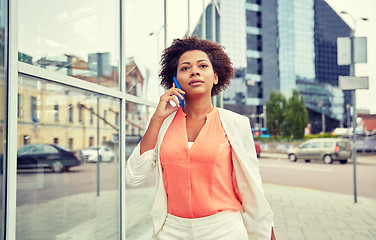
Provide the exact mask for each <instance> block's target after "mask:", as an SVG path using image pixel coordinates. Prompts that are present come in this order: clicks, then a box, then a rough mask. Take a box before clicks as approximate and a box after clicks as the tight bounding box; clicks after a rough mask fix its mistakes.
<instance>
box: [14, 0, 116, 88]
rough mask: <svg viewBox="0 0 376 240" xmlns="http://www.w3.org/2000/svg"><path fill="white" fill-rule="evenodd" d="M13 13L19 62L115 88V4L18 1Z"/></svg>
mask: <svg viewBox="0 0 376 240" xmlns="http://www.w3.org/2000/svg"><path fill="white" fill-rule="evenodd" d="M40 6H43V9H48V10H47V11H40ZM18 10H19V14H18V16H19V54H18V60H19V61H21V62H25V63H28V64H32V65H35V66H38V67H40V68H44V69H49V70H51V71H55V72H59V73H61V74H65V75H69V76H73V77H76V78H79V79H82V80H85V81H89V82H93V83H98V84H100V85H103V86H107V87H110V88H118V87H119V77H118V70H119V41H120V38H119V34H118V31H119V30H118V29H119V19H120V18H119V1H117V0H109V1H100V0H94V1H93V0H80V1H75V0H66V1H61V2H59V1H48V0H20V1H19V4H18Z"/></svg>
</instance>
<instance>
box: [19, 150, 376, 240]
mask: <svg viewBox="0 0 376 240" xmlns="http://www.w3.org/2000/svg"><path fill="white" fill-rule="evenodd" d="M265 154H266V153H264V156H265ZM279 156H280V155H279ZM265 157H266V156H265ZM275 157H277V155H275ZM361 159H362V160H361ZM359 160H360V161H359V162H358V163H359V164H375V161H376V158H375V156H371V157H369V158H368V157H366V158H363V157H362V158H359ZM263 187H264V191H265V195H266V198H267V199H268V201H269V203H270V205H271V208H272V209H273V212H274V225H275V226H274V230H275V235H276V238H277V239H278V240H290V239H291V240H326V239H330V240H351V239H353V240H375V239H376V199H373V198H365V197H358V198H357V200H358V201H357V203H354V199H353V195H347V194H340V193H332V192H325V191H319V190H313V189H309V188H301V187H290V186H283V185H275V184H267V183H264V184H263ZM154 191H155V190H154V187H141V188H129V189H127V192H126V236H127V238H126V239H127V240H148V239H149V237H150V236H151V234H152V223H151V217H150V214H149V213H150V209H151V206H152V203H153V199H154V197H153V196H154ZM118 196H119V193H118V192H117V191H103V192H102V193H101V195H100V196H99V197H98V196H96V195H95V193H83V194H79V195H74V196H71V197H64V198H59V199H56V200H52V201H49V202H46V203H41V204H39V205H23V206H20V207H17V221H18V224H17V239H28V240H47V239H48V240H50V239H51V240H52V239H55V240H88V239H96V240H102V239H103V240H109V239H114V240H115V239H116V240H118V239H120V237H119V233H118V232H117V229H118V226H119V221H118V218H119V212H120V210H119V206H118V204H114V202H117V201H116V199H118ZM88 219H89V220H88ZM250 239H253V238H252V235H250Z"/></svg>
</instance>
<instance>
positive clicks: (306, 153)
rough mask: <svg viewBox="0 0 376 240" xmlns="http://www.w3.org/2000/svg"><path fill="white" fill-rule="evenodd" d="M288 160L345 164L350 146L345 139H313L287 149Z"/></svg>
mask: <svg viewBox="0 0 376 240" xmlns="http://www.w3.org/2000/svg"><path fill="white" fill-rule="evenodd" d="M287 154H288V158H289V160H290V161H292V162H296V161H297V160H298V159H305V161H306V162H309V161H310V160H313V159H315V160H323V161H324V163H326V164H332V163H333V161H339V162H340V163H342V164H345V163H347V160H348V159H349V158H350V157H351V146H350V142H349V141H348V140H347V139H343V138H315V139H310V140H307V141H304V142H302V143H301V144H300V145H299V146H298V147H296V148H292V149H289V150H288V152H287Z"/></svg>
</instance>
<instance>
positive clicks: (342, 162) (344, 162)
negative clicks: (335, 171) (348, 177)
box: [339, 159, 347, 164]
mask: <svg viewBox="0 0 376 240" xmlns="http://www.w3.org/2000/svg"><path fill="white" fill-rule="evenodd" d="M339 162H340V163H341V164H346V163H347V159H346V160H340V161H339Z"/></svg>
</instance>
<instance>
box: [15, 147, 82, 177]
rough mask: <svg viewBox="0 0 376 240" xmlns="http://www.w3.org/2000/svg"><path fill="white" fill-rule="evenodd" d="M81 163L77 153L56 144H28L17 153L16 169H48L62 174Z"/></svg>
mask: <svg viewBox="0 0 376 240" xmlns="http://www.w3.org/2000/svg"><path fill="white" fill-rule="evenodd" d="M81 163H82V161H81V160H80V157H79V156H78V153H77V152H75V151H72V150H70V149H69V148H66V147H63V146H60V145H58V144H28V145H24V146H22V147H20V148H19V149H18V151H17V168H18V169H36V168H50V169H51V170H52V171H53V172H63V171H69V168H70V167H74V166H79V165H81Z"/></svg>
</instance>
